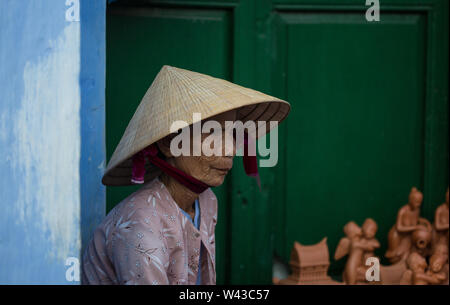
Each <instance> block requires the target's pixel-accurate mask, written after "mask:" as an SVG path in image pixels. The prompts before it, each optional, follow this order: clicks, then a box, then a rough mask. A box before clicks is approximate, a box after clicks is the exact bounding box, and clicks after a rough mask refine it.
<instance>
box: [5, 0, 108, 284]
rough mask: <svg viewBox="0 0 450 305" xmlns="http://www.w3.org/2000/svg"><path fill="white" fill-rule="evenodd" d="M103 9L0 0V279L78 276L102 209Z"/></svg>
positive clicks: (70, 0)
mask: <svg viewBox="0 0 450 305" xmlns="http://www.w3.org/2000/svg"><path fill="white" fill-rule="evenodd" d="M66 4H67V5H66ZM68 10H69V11H68ZM105 10H106V1H103V0H95V1H92V0H81V1H80V4H79V5H78V1H76V0H67V1H66V0H37V1H30V0H2V1H1V2H0V173H1V174H2V175H1V176H0V195H1V200H0V210H1V211H2V212H1V213H0V284H37V283H39V284H78V283H79V282H77V281H76V273H77V270H78V266H77V264H76V261H77V259H78V260H80V259H81V249H82V247H83V245H84V244H85V243H86V242H87V241H88V239H89V237H90V234H91V232H92V230H93V229H94V228H95V226H96V225H97V224H98V223H99V222H100V221H101V219H102V218H103V216H104V212H105V189H104V187H103V186H102V185H101V182H100V179H101V175H102V173H103V170H104V165H105V147H104V142H105V141H104V133H105V132H104V126H105V124H104V117H105V115H104V109H105V108H104V106H105V105H104V103H105V97H104V88H105ZM78 12H79V17H78V15H77V14H78ZM71 257H72V258H74V259H72V260H69V261H67V259H68V258H71ZM66 262H68V263H69V266H66ZM68 271H69V272H68ZM66 273H67V274H66ZM66 275H69V276H68V277H66ZM73 276H75V278H74V277H73ZM68 278H69V281H68V280H67V279H68Z"/></svg>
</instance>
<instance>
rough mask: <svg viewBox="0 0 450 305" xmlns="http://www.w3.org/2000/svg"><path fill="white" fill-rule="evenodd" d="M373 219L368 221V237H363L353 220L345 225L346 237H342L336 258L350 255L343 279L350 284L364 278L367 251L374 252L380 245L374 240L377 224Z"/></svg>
mask: <svg viewBox="0 0 450 305" xmlns="http://www.w3.org/2000/svg"><path fill="white" fill-rule="evenodd" d="M374 223H375V222H374V221H373V220H371V221H367V222H366V231H367V237H366V238H363V231H362V230H361V228H360V227H359V226H358V225H357V224H356V223H355V222H353V221H350V222H348V223H347V224H346V225H345V226H344V232H345V235H346V237H343V238H341V240H340V241H339V244H338V246H337V248H336V252H335V255H334V259H335V260H339V259H341V258H342V257H344V256H346V255H348V259H347V263H346V264H345V268H344V273H343V279H344V282H345V283H346V284H348V285H355V284H356V283H357V281H358V280H361V279H364V275H365V270H366V267H365V260H364V256H365V255H364V254H365V253H366V252H370V253H373V251H374V250H375V248H377V247H379V244H378V241H376V240H374V238H373V237H374V235H375V233H376V229H375V228H376V224H375V226H374V225H373V224H374Z"/></svg>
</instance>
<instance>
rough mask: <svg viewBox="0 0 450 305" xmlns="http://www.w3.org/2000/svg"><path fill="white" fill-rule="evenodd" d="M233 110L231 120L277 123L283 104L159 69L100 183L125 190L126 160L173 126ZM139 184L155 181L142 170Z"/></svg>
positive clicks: (153, 170)
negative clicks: (142, 177)
mask: <svg viewBox="0 0 450 305" xmlns="http://www.w3.org/2000/svg"><path fill="white" fill-rule="evenodd" d="M233 109H238V110H237V113H238V115H237V120H241V121H244V122H245V121H248V120H253V121H267V122H269V121H278V122H281V121H282V120H283V119H284V118H286V116H287V115H288V113H289V110H290V105H289V103H288V102H286V101H283V100H280V99H278V98H276V97H273V96H269V95H266V94H264V93H261V92H258V91H255V90H252V89H249V88H245V87H242V86H239V85H236V84H233V83H230V82H228V81H226V80H222V79H219V78H215V77H211V76H208V75H205V74H201V73H197V72H193V71H189V70H185V69H180V68H175V67H171V66H167V65H165V66H163V67H162V68H161V70H160V71H159V73H158V75H156V78H155V80H154V81H153V83H152V85H151V86H150V88H149V89H148V90H147V92H146V93H145V95H144V97H143V98H142V101H141V103H140V104H139V106H138V108H137V109H136V112H135V113H134V115H133V117H132V118H131V121H130V123H129V124H128V127H127V129H126V130H125V133H124V134H123V136H122V139H121V140H120V142H119V144H118V145H117V147H116V150H115V151H114V153H113V155H112V157H111V159H110V160H109V163H108V166H107V168H106V171H105V174H104V176H103V179H102V182H103V184H105V185H111V186H113V185H131V184H132V183H131V172H132V160H131V158H132V156H133V155H134V154H136V153H137V152H139V151H141V150H142V149H143V148H145V147H147V146H148V145H150V144H152V143H155V142H156V141H158V140H160V139H162V138H164V137H166V136H167V135H169V134H170V126H171V125H172V123H173V122H175V121H178V120H181V121H185V122H187V123H188V124H193V123H196V122H193V117H192V114H193V113H194V112H197V113H200V114H201V119H202V120H204V119H206V118H209V117H212V116H215V115H217V114H220V113H224V112H227V111H229V110H233ZM146 167H147V171H146V176H145V181H150V180H151V179H152V178H154V177H156V176H157V175H159V173H160V172H159V170H158V169H157V168H156V167H154V166H152V165H151V164H147V165H146Z"/></svg>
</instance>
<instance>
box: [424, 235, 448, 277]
mask: <svg viewBox="0 0 450 305" xmlns="http://www.w3.org/2000/svg"><path fill="white" fill-rule="evenodd" d="M427 275H430V276H434V277H435V278H436V279H437V280H438V281H439V282H438V283H435V284H446V283H448V246H447V245H444V244H439V245H437V246H436V248H435V252H434V254H433V255H432V256H431V257H430V266H429V268H428V271H427Z"/></svg>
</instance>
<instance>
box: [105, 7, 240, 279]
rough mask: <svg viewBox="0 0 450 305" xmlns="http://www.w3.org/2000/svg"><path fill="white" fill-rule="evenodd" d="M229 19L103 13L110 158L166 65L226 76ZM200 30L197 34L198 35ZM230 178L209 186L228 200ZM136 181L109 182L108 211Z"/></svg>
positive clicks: (220, 231)
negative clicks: (125, 183)
mask: <svg viewBox="0 0 450 305" xmlns="http://www.w3.org/2000/svg"><path fill="white" fill-rule="evenodd" d="M230 31H231V23H230V14H229V12H228V11H227V10H224V9H205V10H204V9H195V8H167V7H124V6H111V7H110V8H109V11H108V16H107V55H108V56H107V85H106V137H107V143H106V145H107V157H108V160H109V158H110V157H111V155H112V153H113V151H114V149H115V147H116V145H117V144H118V142H119V141H120V138H121V137H122V135H123V132H124V131H125V128H126V126H127V124H128V122H129V120H130V119H131V117H132V115H133V114H134V111H135V110H136V108H137V106H138V104H139V102H140V100H141V98H142V96H144V94H145V92H146V90H147V88H148V87H149V86H150V84H151V82H152V81H153V79H154V78H155V76H156V74H157V73H158V72H159V70H160V69H161V67H162V66H163V65H164V64H167V65H173V66H176V67H181V68H185V69H191V70H194V71H198V72H202V73H206V74H209V75H213V76H216V77H220V78H225V79H230V74H231V69H230V68H231V67H232V63H231V56H230V52H231V50H232V42H231V39H230V38H231V36H230V34H231V33H230ZM199 33H201V35H199ZM227 184H228V182H227V181H225V183H224V184H223V185H222V186H221V187H218V188H215V189H214V190H213V191H214V192H215V194H216V195H217V197H218V200H219V202H221V203H222V202H226V201H227V189H228V186H227ZM138 188H139V186H129V187H108V188H107V210H108V211H109V210H110V209H112V208H113V207H114V206H115V205H116V204H117V203H119V202H120V201H121V200H122V199H123V198H125V197H126V196H128V195H129V194H130V193H132V192H134V191H136V190H137V189H138ZM228 213H229V211H228V209H227V205H226V204H222V205H219V212H218V224H217V229H216V230H217V231H216V235H217V237H216V240H217V242H216V252H217V254H216V257H217V261H218V262H219V264H218V265H217V282H218V283H223V282H224V281H225V276H226V262H227V255H226V253H227V252H226V251H227V249H226V248H227V242H228V237H227V229H226V224H227V219H229V217H228V216H227V214H228Z"/></svg>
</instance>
